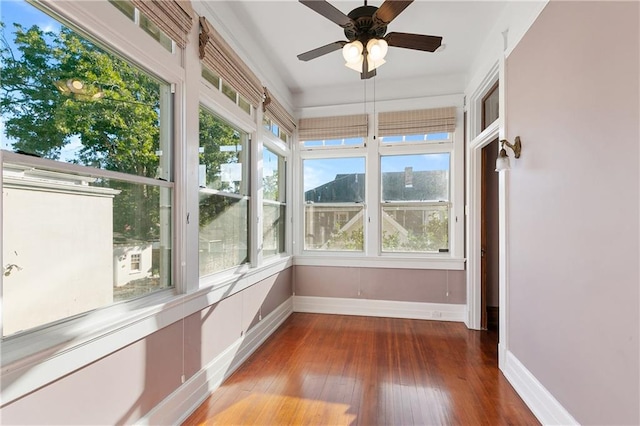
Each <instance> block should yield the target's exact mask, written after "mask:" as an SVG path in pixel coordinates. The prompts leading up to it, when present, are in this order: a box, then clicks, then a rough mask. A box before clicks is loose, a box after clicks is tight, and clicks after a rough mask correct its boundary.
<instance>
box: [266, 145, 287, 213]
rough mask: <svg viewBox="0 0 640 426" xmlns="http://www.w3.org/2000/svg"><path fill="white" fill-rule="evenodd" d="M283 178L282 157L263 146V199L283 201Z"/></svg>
mask: <svg viewBox="0 0 640 426" xmlns="http://www.w3.org/2000/svg"><path fill="white" fill-rule="evenodd" d="M284 178H285V162H284V157H282V156H281V155H278V154H276V153H274V152H272V151H270V150H269V148H267V147H265V148H264V149H263V150H262V189H263V198H264V199H265V200H272V201H284V195H285V180H284Z"/></svg>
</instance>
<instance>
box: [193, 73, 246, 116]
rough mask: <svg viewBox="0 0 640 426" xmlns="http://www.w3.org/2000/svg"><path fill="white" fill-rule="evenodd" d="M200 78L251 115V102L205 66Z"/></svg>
mask: <svg viewBox="0 0 640 426" xmlns="http://www.w3.org/2000/svg"><path fill="white" fill-rule="evenodd" d="M202 78H204V79H205V81H206V82H207V83H208V84H209V85H210V86H211V87H213V88H214V89H216V90H218V91H220V92H222V94H224V95H225V96H226V97H227V98H229V100H230V101H231V102H233V103H234V104H236V105H238V106H239V107H240V109H241V110H242V111H244V112H245V113H247V114H249V115H251V104H250V103H249V101H247V100H246V99H245V98H244V97H243V96H242V95H241V94H240V93H238V91H236V90H235V89H234V88H233V87H231V86H230V85H229V84H227V83H226V82H225V81H223V80H222V79H221V78H220V76H219V75H218V74H216V73H215V72H213V71H211V70H210V69H208V68H206V67H202Z"/></svg>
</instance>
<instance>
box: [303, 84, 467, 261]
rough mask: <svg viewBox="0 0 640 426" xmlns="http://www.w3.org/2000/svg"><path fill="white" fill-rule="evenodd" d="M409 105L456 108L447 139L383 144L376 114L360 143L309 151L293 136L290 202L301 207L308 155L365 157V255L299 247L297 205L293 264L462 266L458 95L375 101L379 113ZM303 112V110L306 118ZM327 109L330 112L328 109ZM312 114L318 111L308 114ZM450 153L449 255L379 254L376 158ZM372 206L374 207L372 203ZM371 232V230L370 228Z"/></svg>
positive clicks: (347, 111) (460, 103)
mask: <svg viewBox="0 0 640 426" xmlns="http://www.w3.org/2000/svg"><path fill="white" fill-rule="evenodd" d="M408 105H410V106H411V107H412V108H414V109H426V108H441V107H450V106H453V107H455V108H456V113H455V114H456V115H455V123H456V126H455V130H454V131H453V132H451V133H450V139H449V140H442V141H424V142H422V141H419V142H402V143H384V142H383V141H380V140H379V138H377V137H375V136H374V135H375V134H377V128H376V127H375V126H376V124H377V122H378V120H377V117H372V115H371V114H370V115H369V117H368V123H369V132H368V133H369V136H368V137H367V138H366V139H365V142H364V146H357V147H355V146H353V147H339V148H335V149H331V148H326V147H322V148H319V149H313V148H311V149H309V148H305V147H303V146H302V143H301V141H299V140H297V141H296V142H297V143H295V144H294V155H295V164H296V166H297V167H296V170H295V175H294V176H293V179H294V182H293V185H294V186H295V188H294V190H295V196H296V200H294V202H295V204H296V205H297V206H300V207H303V206H304V191H303V187H302V184H301V181H302V173H303V172H302V161H303V160H305V159H309V158H331V157H334V158H336V157H337V158H340V157H345V156H349V157H351V156H361V155H364V156H365V157H366V176H367V177H366V179H367V188H366V203H365V209H366V210H365V215H366V216H365V218H366V220H365V224H364V226H365V228H364V232H365V250H364V253H348V252H328V253H318V252H309V251H307V250H304V213H303V211H302V209H301V211H300V212H298V213H297V216H296V217H297V219H298V222H299V223H298V224H297V226H296V229H295V236H294V241H295V250H294V255H295V256H296V257H295V264H296V265H309V266H347V267H373V268H376V267H389V268H410V269H440V270H463V269H464V267H465V266H464V265H465V260H464V222H465V206H464V190H465V189H464V139H463V128H464V126H463V106H464V96H463V95H446V96H440V97H429V98H420V99H415V100H412V102H397V101H380V102H377V103H376V109H377V110H378V111H379V112H386V111H395V110H404V109H407V106H408ZM361 108H362V106H361V105H355V104H354V105H349V106H344V107H341V108H339V111H340V113H342V114H345V115H350V114H354V113H356V112H357V111H358V110H360V111H361ZM305 113H306V111H304V110H303V111H302V113H301V114H302V115H303V116H305V115H307V114H305ZM332 113H334V112H333V111H332ZM313 114H314V115H316V114H320V113H316V112H315V111H314V112H313ZM444 152H447V153H449V155H450V170H449V178H450V182H449V190H450V199H449V203H450V205H451V207H450V220H449V252H448V253H415V252H385V253H382V250H381V245H382V231H381V230H382V226H381V217H382V216H381V209H382V207H381V204H382V203H381V196H382V194H381V192H380V185H381V170H380V161H381V160H380V158H381V156H383V155H409V154H429V153H444ZM374 206H375V207H374ZM374 230H375V231H374Z"/></svg>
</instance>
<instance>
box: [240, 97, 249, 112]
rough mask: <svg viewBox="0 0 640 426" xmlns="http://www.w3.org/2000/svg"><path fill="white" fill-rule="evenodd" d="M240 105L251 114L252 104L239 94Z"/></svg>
mask: <svg viewBox="0 0 640 426" xmlns="http://www.w3.org/2000/svg"><path fill="white" fill-rule="evenodd" d="M238 106H239V107H240V109H242V110H243V111H244V112H246V113H247V114H249V115H251V104H250V103H249V102H247V100H246V99H245V98H243V97H242V96H238Z"/></svg>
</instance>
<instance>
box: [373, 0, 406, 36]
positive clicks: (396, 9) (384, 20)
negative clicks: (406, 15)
mask: <svg viewBox="0 0 640 426" xmlns="http://www.w3.org/2000/svg"><path fill="white" fill-rule="evenodd" d="M411 3H413V0H386V1H385V2H384V3H382V6H380V8H378V10H376V13H374V14H373V17H372V18H373V27H372V29H374V30H375V29H377V28H379V27H385V26H387V25H389V22H391V21H393V20H394V19H395V17H396V16H398V15H400V13H401V12H402V11H403V10H405V9H406V8H407V6H409V5H410V4H411Z"/></svg>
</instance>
